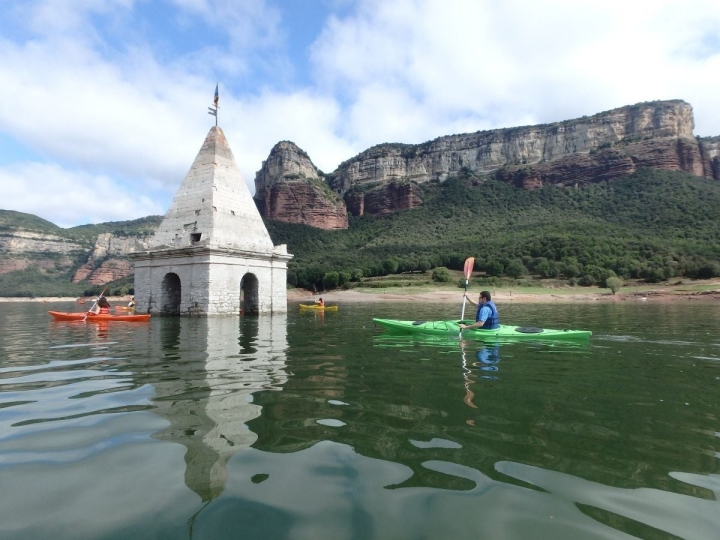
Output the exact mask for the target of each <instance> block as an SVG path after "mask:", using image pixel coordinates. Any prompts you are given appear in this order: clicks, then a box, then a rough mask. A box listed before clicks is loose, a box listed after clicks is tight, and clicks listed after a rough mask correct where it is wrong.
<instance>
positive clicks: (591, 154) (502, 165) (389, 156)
mask: <svg viewBox="0 0 720 540" xmlns="http://www.w3.org/2000/svg"><path fill="white" fill-rule="evenodd" d="M693 129H694V119H693V111H692V107H691V106H690V104H688V103H686V102H684V101H681V100H673V101H658V102H651V103H640V104H637V105H631V106H627V107H621V108H619V109H615V110H612V111H607V112H604V113H599V114H596V115H594V116H591V117H583V118H579V119H575V120H568V121H565V122H558V123H555V124H544V125H538V126H526V127H518V128H510V129H498V130H492V131H479V132H476V133H470V134H463V135H450V136H446V137H440V138H438V139H435V140H434V141H430V142H427V143H423V144H419V145H402V144H383V145H379V146H375V147H373V148H370V149H369V150H366V151H365V152H363V153H361V154H359V155H358V156H356V157H354V158H352V159H350V160H348V161H346V162H344V163H342V164H341V165H340V166H339V167H338V169H337V170H336V171H335V172H334V173H332V175H330V177H329V181H330V185H331V187H333V189H334V190H335V191H338V192H339V193H342V194H345V193H347V192H349V191H352V190H353V189H357V187H359V186H363V185H368V184H371V185H372V184H377V183H381V182H382V183H384V182H391V181H395V180H397V179H401V178H403V179H407V180H410V181H414V182H417V183H423V182H427V181H429V180H440V181H443V180H445V179H446V178H448V177H449V176H452V175H455V174H459V173H461V172H462V171H465V172H468V173H472V174H475V175H478V176H485V177H487V176H495V177H497V178H499V179H502V180H505V181H508V182H512V183H514V184H516V185H518V186H519V187H525V188H530V189H533V188H537V187H541V186H542V185H545V184H563V185H565V184H583V183H587V182H598V181H602V180H612V179H614V178H619V177H621V176H626V175H628V174H630V173H632V172H634V171H635V170H636V169H638V168H641V167H649V168H656V169H668V170H682V171H687V172H689V173H692V174H694V175H696V176H706V177H708V178H716V179H718V176H717V170H716V169H717V160H716V158H717V141H714V142H713V140H712V139H710V140H707V142H706V140H705V139H697V138H696V137H695V136H694V135H693ZM713 160H715V161H713ZM713 163H715V165H713Z"/></svg>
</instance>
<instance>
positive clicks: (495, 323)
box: [475, 301, 500, 330]
mask: <svg viewBox="0 0 720 540" xmlns="http://www.w3.org/2000/svg"><path fill="white" fill-rule="evenodd" d="M484 307H489V308H490V315H488V318H487V319H485V324H483V325H482V326H481V327H480V328H479V330H495V329H496V328H500V316H499V315H498V311H497V308H496V307H495V304H494V303H493V302H492V301H488V302H485V303H484V304H479V305H478V309H477V313H476V314H475V322H480V311H481V310H482V308H484Z"/></svg>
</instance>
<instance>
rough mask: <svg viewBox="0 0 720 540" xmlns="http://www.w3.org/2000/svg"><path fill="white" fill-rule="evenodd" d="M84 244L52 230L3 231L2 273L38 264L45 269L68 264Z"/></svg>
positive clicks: (60, 267)
mask: <svg viewBox="0 0 720 540" xmlns="http://www.w3.org/2000/svg"><path fill="white" fill-rule="evenodd" d="M83 249H84V248H83V246H81V245H80V244H77V243H75V242H73V241H71V240H68V239H67V238H63V237H61V236H57V235H53V234H44V233H37V232H30V231H13V232H3V233H2V234H0V275H2V274H7V273H8V272H13V271H15V270H23V269H25V268H27V267H28V266H31V265H33V266H37V267H38V268H40V269H42V270H53V269H62V268H69V267H71V266H72V264H73V258H74V257H75V256H77V254H78V253H79V252H82V250H83Z"/></svg>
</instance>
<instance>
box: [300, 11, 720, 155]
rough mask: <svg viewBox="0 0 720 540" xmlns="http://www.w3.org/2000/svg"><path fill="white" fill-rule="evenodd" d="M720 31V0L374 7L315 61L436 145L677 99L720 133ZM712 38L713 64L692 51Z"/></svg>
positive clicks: (341, 85)
mask: <svg viewBox="0 0 720 540" xmlns="http://www.w3.org/2000/svg"><path fill="white" fill-rule="evenodd" d="M718 26H720V3H718V2H711V1H701V2H698V3H697V4H696V5H694V6H693V9H692V10H689V9H687V6H686V5H685V4H684V3H683V2H678V1H671V0H667V1H638V2H625V1H617V0H615V1H613V0H610V1H607V2H602V3H595V4H591V3H587V2H576V1H572V2H571V1H562V0H559V1H554V2H549V1H548V2H534V3H530V2H523V1H519V0H518V1H509V2H501V3H500V2H493V1H490V0H488V1H484V2H479V1H476V0H447V1H446V2H443V3H439V2H435V1H433V0H399V1H396V2H383V1H381V0H368V1H366V2H363V3H361V4H360V7H359V8H358V10H357V13H355V14H353V15H352V16H349V17H346V18H344V19H342V20H339V19H332V20H331V21H330V22H329V24H328V25H327V26H326V28H325V30H324V32H323V34H322V35H321V36H320V38H319V39H318V41H317V42H316V43H315V45H314V47H313V60H314V62H315V72H316V74H317V77H318V79H319V80H320V81H321V83H322V84H323V85H324V87H326V88H328V89H330V90H331V91H333V92H339V93H342V94H343V95H344V96H345V99H347V100H348V101H349V102H350V103H351V105H350V110H352V112H353V116H354V117H355V118H356V119H361V118H378V117H380V118H383V119H384V125H386V126H390V128H391V129H392V130H393V131H394V132H398V129H397V126H401V125H403V124H406V125H408V126H409V127H408V130H407V131H408V132H409V133H417V134H419V135H420V136H422V137H425V138H433V137H435V136H439V135H442V134H444V133H447V132H448V131H447V130H448V128H450V126H452V125H453V123H459V124H460V125H468V124H469V123H471V122H468V120H475V121H476V123H477V124H476V125H477V128H476V129H483V128H486V127H490V126H491V127H509V126H513V125H518V124H519V123H523V122H525V123H527V122H533V123H536V122H554V121H559V120H563V119H569V118H573V117H577V116H581V115H586V114H593V113H594V112H599V111H602V110H607V109H610V108H614V107H618V106H622V105H626V104H631V103H636V102H639V101H648V100H654V99H668V98H682V99H685V100H687V101H689V102H690V103H691V104H693V105H694V107H695V110H696V121H697V126H698V131H699V132H704V134H706V135H709V134H713V133H715V134H716V133H720V118H719V117H718V107H717V105H716V103H717V100H716V98H715V94H716V88H717V86H718V82H720V79H719V78H720V72H719V71H718V70H717V58H718V56H720V50H718V51H715V55H714V56H712V55H710V56H708V55H709V54H710V52H708V45H707V44H708V43H713V41H712V40H711V39H709V38H707V36H708V35H709V34H708V32H709V31H711V30H710V29H712V28H713V27H714V28H717V27H718ZM711 36H712V35H711ZM703 38H704V42H702V45H703V51H704V54H705V57H704V58H700V59H697V58H696V59H693V58H690V57H689V56H688V55H686V54H682V51H692V50H694V49H697V47H698V46H699V45H698V43H699V42H701V41H702V40H703ZM383 88H384V89H385V90H384V92H385V94H386V96H387V99H384V98H383V95H382V93H383ZM370 94H372V95H373V99H368V97H367V96H368V95H370ZM403 94H404V98H402V100H403V101H404V102H405V103H406V106H400V107H398V99H399V97H400V96H403ZM419 118H420V120H419ZM419 122H420V123H421V124H424V125H423V126H418V125H417V124H418V123H419ZM351 124H352V126H351V128H353V127H354V128H355V131H354V132H353V131H350V133H351V134H352V133H356V134H358V136H359V137H360V141H362V142H363V143H364V144H374V143H376V142H381V141H382V140H384V139H385V138H386V137H385V136H384V133H383V131H382V126H378V127H379V129H377V130H376V135H375V137H373V138H372V140H370V139H369V138H368V137H369V135H370V134H369V133H364V130H363V129H362V128H361V127H360V126H358V123H357V122H351ZM410 126H412V127H410ZM365 131H369V130H365Z"/></svg>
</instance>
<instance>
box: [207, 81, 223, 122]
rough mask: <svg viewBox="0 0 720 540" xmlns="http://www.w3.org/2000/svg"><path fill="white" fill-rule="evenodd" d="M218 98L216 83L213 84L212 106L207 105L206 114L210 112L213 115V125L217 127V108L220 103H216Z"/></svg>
mask: <svg viewBox="0 0 720 540" xmlns="http://www.w3.org/2000/svg"><path fill="white" fill-rule="evenodd" d="M219 100H220V98H219V96H218V85H217V84H215V98H213V105H214V107H208V114H212V115H213V116H214V117H215V127H217V110H218V108H219V107H220V105H218V101H219Z"/></svg>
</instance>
